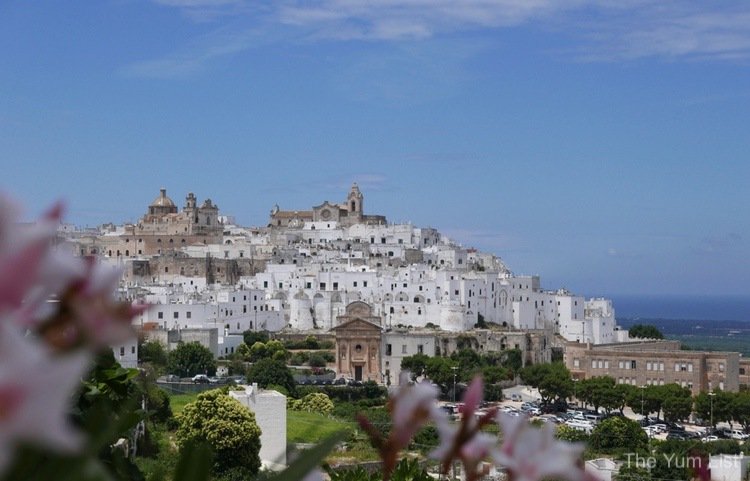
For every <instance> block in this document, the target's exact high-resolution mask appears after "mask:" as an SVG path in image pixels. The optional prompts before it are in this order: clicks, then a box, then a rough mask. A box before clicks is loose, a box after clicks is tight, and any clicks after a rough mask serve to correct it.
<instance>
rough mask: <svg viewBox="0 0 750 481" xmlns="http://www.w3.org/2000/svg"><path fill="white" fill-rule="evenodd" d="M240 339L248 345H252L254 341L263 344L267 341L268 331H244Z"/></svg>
mask: <svg viewBox="0 0 750 481" xmlns="http://www.w3.org/2000/svg"><path fill="white" fill-rule="evenodd" d="M242 339H243V341H245V344H247V345H248V346H252V345H253V344H255V343H256V342H262V343H264V344H265V343H266V342H268V333H266V332H254V331H245V332H243V333H242Z"/></svg>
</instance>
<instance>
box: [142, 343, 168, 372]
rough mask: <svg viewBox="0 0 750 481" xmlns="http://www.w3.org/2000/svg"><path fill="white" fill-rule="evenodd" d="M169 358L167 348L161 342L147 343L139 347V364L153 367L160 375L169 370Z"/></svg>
mask: <svg viewBox="0 0 750 481" xmlns="http://www.w3.org/2000/svg"><path fill="white" fill-rule="evenodd" d="M167 356H168V354H167V350H166V348H165V347H164V345H163V344H162V343H160V342H159V341H146V342H144V343H142V344H141V345H140V346H138V362H139V363H141V364H144V363H148V364H150V365H152V366H153V367H154V369H155V370H156V371H157V372H158V373H162V372H164V370H165V369H166V368H167V362H168V358H167Z"/></svg>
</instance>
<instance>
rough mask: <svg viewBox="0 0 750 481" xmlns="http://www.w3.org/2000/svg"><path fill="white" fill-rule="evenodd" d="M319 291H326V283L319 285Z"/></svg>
mask: <svg viewBox="0 0 750 481" xmlns="http://www.w3.org/2000/svg"><path fill="white" fill-rule="evenodd" d="M320 290H321V291H325V290H326V283H325V282H321V283H320Z"/></svg>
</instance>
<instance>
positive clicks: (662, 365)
mask: <svg viewBox="0 0 750 481" xmlns="http://www.w3.org/2000/svg"><path fill="white" fill-rule="evenodd" d="M659 370H660V371H663V370H664V363H663V362H660V363H659Z"/></svg>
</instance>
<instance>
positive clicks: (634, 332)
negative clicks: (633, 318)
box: [628, 324, 664, 339]
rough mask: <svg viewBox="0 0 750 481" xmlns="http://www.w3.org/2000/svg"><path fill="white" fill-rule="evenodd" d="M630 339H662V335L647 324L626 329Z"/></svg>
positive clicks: (654, 327)
mask: <svg viewBox="0 0 750 481" xmlns="http://www.w3.org/2000/svg"><path fill="white" fill-rule="evenodd" d="M628 334H629V335H630V337H636V338H641V339H664V334H662V333H661V331H659V329H657V328H656V326H652V325H649V324H635V325H634V326H633V327H631V328H630V329H628Z"/></svg>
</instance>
